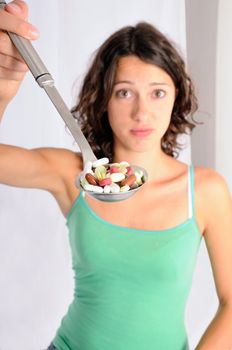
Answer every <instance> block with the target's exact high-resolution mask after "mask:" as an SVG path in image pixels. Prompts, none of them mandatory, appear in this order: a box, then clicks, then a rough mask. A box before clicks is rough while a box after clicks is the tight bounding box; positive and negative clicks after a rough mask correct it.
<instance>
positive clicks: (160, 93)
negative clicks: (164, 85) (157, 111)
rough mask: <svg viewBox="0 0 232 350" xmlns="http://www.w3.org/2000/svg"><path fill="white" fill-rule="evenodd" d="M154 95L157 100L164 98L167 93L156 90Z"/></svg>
mask: <svg viewBox="0 0 232 350" xmlns="http://www.w3.org/2000/svg"><path fill="white" fill-rule="evenodd" d="M153 94H154V96H155V97H157V98H163V97H165V95H166V91H164V90H161V89H156V90H154V92H153Z"/></svg>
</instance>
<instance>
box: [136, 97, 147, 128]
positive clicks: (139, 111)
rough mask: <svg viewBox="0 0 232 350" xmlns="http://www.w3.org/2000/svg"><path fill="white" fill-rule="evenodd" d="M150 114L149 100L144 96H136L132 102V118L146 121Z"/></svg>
mask: <svg viewBox="0 0 232 350" xmlns="http://www.w3.org/2000/svg"><path fill="white" fill-rule="evenodd" d="M149 116H150V106H149V102H148V101H147V99H146V98H145V97H142V96H138V97H137V98H136V101H135V103H134V108H133V111H132V118H133V119H134V120H135V121H137V122H143V121H146V120H147V119H148V118H149Z"/></svg>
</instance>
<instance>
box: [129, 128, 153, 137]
mask: <svg viewBox="0 0 232 350" xmlns="http://www.w3.org/2000/svg"><path fill="white" fill-rule="evenodd" d="M130 132H131V134H132V135H133V136H136V137H147V136H149V135H151V134H152V133H153V132H154V129H151V128H144V129H142V128H141V129H131V130H130Z"/></svg>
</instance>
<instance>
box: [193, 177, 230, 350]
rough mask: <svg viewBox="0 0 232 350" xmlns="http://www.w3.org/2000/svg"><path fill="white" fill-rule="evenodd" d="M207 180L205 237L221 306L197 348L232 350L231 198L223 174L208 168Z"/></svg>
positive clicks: (204, 192)
mask: <svg viewBox="0 0 232 350" xmlns="http://www.w3.org/2000/svg"><path fill="white" fill-rule="evenodd" d="M205 179H206V180H205V184H204V189H203V191H202V194H203V196H204V198H205V202H204V203H205V220H206V229H205V232H204V237H205V242H206V246H207V250H208V253H209V258H210V261H211V266H212V271H213V276H214V281H215V286H216V292H217V295H218V299H219V307H218V310H217V313H216V315H215V317H214V319H213V320H212V322H211V323H210V325H209V326H208V328H207V329H206V331H205V333H204V334H203V336H202V338H201V340H200V342H199V344H198V346H197V347H196V349H195V350H232V199H231V195H230V192H229V189H228V186H227V184H226V182H225V180H224V179H223V177H222V176H221V175H219V174H218V173H216V172H214V171H213V170H207V174H206V177H205Z"/></svg>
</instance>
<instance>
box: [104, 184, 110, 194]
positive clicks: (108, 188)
mask: <svg viewBox="0 0 232 350" xmlns="http://www.w3.org/2000/svg"><path fill="white" fill-rule="evenodd" d="M103 192H104V193H110V186H109V185H105V187H104V189H103Z"/></svg>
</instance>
